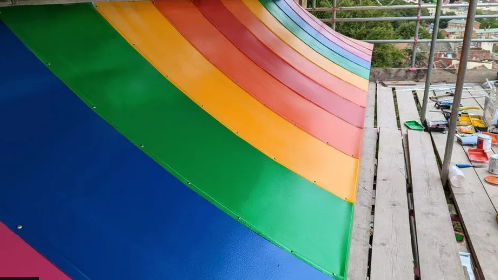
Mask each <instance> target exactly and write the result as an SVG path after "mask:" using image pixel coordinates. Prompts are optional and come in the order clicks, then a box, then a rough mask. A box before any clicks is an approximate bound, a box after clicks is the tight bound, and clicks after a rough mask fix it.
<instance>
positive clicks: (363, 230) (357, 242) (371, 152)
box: [347, 128, 377, 280]
mask: <svg viewBox="0 0 498 280" xmlns="http://www.w3.org/2000/svg"><path fill="white" fill-rule="evenodd" d="M362 146H363V147H362V151H361V158H360V172H359V176H358V187H357V191H356V201H355V204H354V214H353V228H352V231H351V243H350V244H351V248H349V264H348V277H347V278H348V279H350V280H365V279H366V278H367V268H368V250H369V246H370V245H369V241H370V232H371V228H370V224H371V223H372V214H371V213H372V197H373V196H372V193H373V184H374V175H375V165H376V158H375V153H376V148H377V129H376V128H364V129H363V144H362Z"/></svg>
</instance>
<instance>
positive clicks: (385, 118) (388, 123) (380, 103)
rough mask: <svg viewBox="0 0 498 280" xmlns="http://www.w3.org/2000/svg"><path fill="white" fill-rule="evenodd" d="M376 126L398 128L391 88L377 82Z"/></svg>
mask: <svg viewBox="0 0 498 280" xmlns="http://www.w3.org/2000/svg"><path fill="white" fill-rule="evenodd" d="M377 127H379V128H398V123H397V121H396V112H395V110H394V99H393V92H392V89H391V88H390V87H383V86H382V85H380V84H377Z"/></svg>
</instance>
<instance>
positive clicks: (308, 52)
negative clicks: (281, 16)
mask: <svg viewBox="0 0 498 280" xmlns="http://www.w3.org/2000/svg"><path fill="white" fill-rule="evenodd" d="M242 2H244V4H245V5H246V6H247V7H248V8H249V10H251V12H252V13H253V14H254V15H255V16H256V17H257V18H258V19H259V20H260V21H261V22H263V23H264V24H265V25H266V27H268V29H269V30H271V31H272V32H273V33H274V34H275V35H277V36H278V37H279V38H280V39H281V40H282V41H284V42H285V43H286V44H287V45H289V46H290V47H292V48H293V49H295V50H296V51H297V52H299V53H300V54H301V55H302V56H304V57H306V58H307V59H309V60H310V61H312V62H313V63H315V64H316V65H318V66H320V67H321V68H322V69H324V70H325V71H327V72H329V73H330V74H332V75H334V76H336V77H337V78H339V79H341V80H343V81H345V82H347V83H349V84H351V85H353V86H355V87H357V88H359V89H361V90H363V91H365V92H366V91H368V80H367V79H364V78H362V77H360V76H358V75H356V74H354V73H352V72H350V71H348V70H346V69H344V68H342V67H340V66H338V65H337V64H335V63H333V62H332V61H330V60H328V59H327V58H325V57H323V56H322V55H320V54H319V53H318V52H316V51H315V50H313V49H312V48H310V47H309V46H308V45H306V44H305V43H304V42H303V41H301V39H299V38H297V37H296V36H294V34H292V33H291V32H290V31H289V30H287V28H285V27H284V26H283V25H281V24H280V22H279V21H278V20H277V19H276V18H275V17H273V15H272V14H270V12H268V10H266V8H265V7H264V6H263V5H262V4H261V3H260V2H259V1H258V0H242Z"/></svg>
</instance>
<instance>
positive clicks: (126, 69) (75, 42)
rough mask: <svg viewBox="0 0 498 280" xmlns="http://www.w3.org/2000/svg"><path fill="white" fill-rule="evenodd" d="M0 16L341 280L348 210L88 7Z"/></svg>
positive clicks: (86, 92) (75, 83)
mask: <svg viewBox="0 0 498 280" xmlns="http://www.w3.org/2000/svg"><path fill="white" fill-rule="evenodd" d="M0 11H1V14H0V19H2V20H3V21H4V22H5V23H6V24H7V25H8V26H9V28H10V29H11V30H12V31H13V32H14V33H15V34H16V35H17V36H18V37H19V38H20V39H21V40H22V41H23V42H24V44H26V45H27V46H28V47H29V48H30V49H31V50H32V51H33V52H34V53H35V54H36V55H37V56H38V58H39V59H40V60H41V61H42V62H44V63H45V64H46V65H47V67H49V68H50V70H51V71H53V72H54V74H55V75H57V76H58V77H59V78H60V79H61V80H62V81H63V82H64V83H65V84H66V85H68V86H69V87H70V88H71V89H72V90H73V92H74V93H76V94H77V95H78V96H79V97H80V98H81V99H82V100H83V101H84V102H85V103H86V104H87V105H88V106H91V107H94V106H95V107H94V110H95V111H96V113H98V114H99V115H100V116H101V117H102V118H104V119H105V120H106V121H107V122H109V123H110V124H111V125H113V127H115V128H116V129H117V130H118V131H120V132H121V133H122V134H123V135H124V136H126V137H127V138H128V139H129V140H130V141H132V142H133V143H134V144H135V145H137V147H140V146H141V145H142V144H143V145H144V146H143V147H142V148H141V149H142V150H143V151H144V152H146V153H147V154H148V155H149V156H150V157H152V158H153V159H154V160H155V161H156V162H158V163H159V164H160V165H162V166H163V167H164V168H165V169H167V170H168V171H169V172H171V173H172V174H173V175H175V176H176V177H177V178H178V179H180V180H181V181H182V182H183V183H185V184H186V185H188V186H189V187H191V188H192V189H194V190H195V191H196V192H198V193H199V194H201V195H202V196H204V197H205V198H206V199H208V200H209V201H211V202H212V203H214V204H215V205H217V206H218V207H220V208H221V209H222V210H224V211H225V212H227V213H228V214H229V215H231V216H232V217H234V218H238V217H240V219H239V220H240V222H241V223H243V224H245V225H246V226H248V227H249V228H251V229H252V230H254V231H256V232H257V233H259V234H261V235H263V236H264V237H266V238H267V239H269V240H271V241H272V242H274V243H276V244H277V245H279V246H280V247H282V248H284V249H285V250H287V251H289V252H291V250H292V253H293V254H295V255H296V256H297V257H299V258H301V259H304V260H305V261H307V262H308V263H310V264H311V265H313V266H315V267H317V268H319V269H320V270H322V271H324V272H325V273H327V274H329V275H333V274H336V275H337V276H336V277H337V278H338V279H341V278H343V277H344V276H345V272H346V265H347V256H348V248H349V237H350V228H351V220H352V210H353V205H352V204H351V203H348V202H346V201H344V200H342V199H339V198H338V197H336V196H334V195H333V194H331V193H329V192H327V191H325V190H323V189H321V188H319V187H317V186H315V185H313V184H312V183H310V182H309V181H307V180H305V179H303V178H302V177H300V176H298V175H296V174H295V173H293V172H291V171H289V170H288V169H286V168H285V167H283V166H281V165H279V164H278V163H276V162H274V161H273V160H272V159H270V158H268V157H266V156H265V155H264V154H263V153H261V152H259V151H258V150H257V149H255V148H253V147H252V146H250V145H249V144H247V143H246V142H244V141H243V140H241V139H240V138H239V137H237V136H236V135H235V134H233V133H231V132H230V131H229V130H228V129H226V128H225V127H224V126H222V125H221V124H220V123H218V122H217V121H216V120H215V119H214V118H212V117H211V116H209V115H208V114H207V113H206V112H204V111H203V110H202V109H201V108H200V107H198V106H197V105H196V104H195V103H194V102H192V101H191V100H190V99H188V97H186V96H185V95H184V94H183V93H182V92H181V91H179V90H178V89H177V88H175V87H174V86H173V85H172V84H171V83H169V82H168V81H167V80H166V79H165V78H164V77H163V76H161V74H160V73H159V72H158V71H156V69H154V67H152V66H151V65H150V64H149V63H148V62H147V61H146V60H145V59H144V58H143V57H142V56H141V55H140V54H139V53H138V52H136V51H135V50H134V49H133V47H131V46H130V45H128V43H127V42H126V41H125V40H124V39H123V38H122V37H121V36H120V35H119V34H118V32H116V31H115V30H114V29H113V28H112V27H111V26H110V25H109V24H108V23H107V22H106V21H105V20H104V19H103V18H102V17H101V16H100V15H99V14H98V13H97V12H96V11H95V10H94V8H93V7H92V5H90V4H76V5H45V6H24V7H8V8H2V9H0ZM193 82H195V81H193ZM95 156H98V155H95ZM190 182H191V183H190ZM138 191H140V189H137V192H138ZM130 207H133V205H130ZM165 207H167V206H166V205H165ZM191 207H195V205H191ZM173 214H174V213H173ZM198 235H199V238H202V232H199V233H198ZM220 246H223V244H220ZM241 246H243V244H241ZM227 250H229V248H227ZM248 269H250V268H248Z"/></svg>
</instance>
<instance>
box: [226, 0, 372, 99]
mask: <svg viewBox="0 0 498 280" xmlns="http://www.w3.org/2000/svg"><path fill="white" fill-rule="evenodd" d="M217 1H219V0H217ZM221 2H222V3H223V4H224V6H225V7H226V8H227V9H228V10H229V11H230V12H231V13H232V14H233V15H234V16H235V18H236V19H237V20H238V21H239V22H240V23H242V24H243V25H244V27H245V28H247V30H249V31H250V32H251V33H252V34H253V35H254V36H255V37H256V38H257V39H258V40H259V41H261V42H262V43H263V44H264V45H265V46H266V47H267V48H268V49H270V50H271V51H272V52H273V53H274V54H276V55H278V56H279V57H281V58H282V59H284V60H285V61H286V62H287V63H288V64H290V65H291V66H293V67H294V68H295V69H296V70H298V71H300V72H301V73H303V74H304V75H306V76H307V77H309V78H310V79H312V80H314V81H316V82H317V83H319V84H320V85H322V86H323V87H325V88H326V89H328V90H330V91H332V92H334V93H335V94H337V95H339V96H341V97H343V98H345V99H347V100H349V101H351V102H353V103H355V104H357V105H360V106H361V107H365V105H366V99H367V95H366V92H364V91H363V90H361V89H359V88H357V87H355V86H353V85H351V84H348V83H346V82H344V81H343V80H341V79H339V78H337V77H336V76H334V75H331V74H330V73H328V72H327V71H325V70H323V69H322V68H320V67H318V66H317V65H316V64H314V63H313V62H311V61H309V60H308V59H306V58H305V57H304V56H302V55H301V54H300V53H298V52H297V51H295V50H294V49H292V48H291V47H290V46H289V45H287V44H286V43H285V42H283V41H282V40H280V38H278V37H277V36H276V35H275V34H273V32H271V31H270V30H269V29H268V28H267V27H266V26H265V25H264V24H263V23H262V22H261V21H259V20H258V18H257V17H256V16H255V15H254V14H253V13H251V11H250V10H249V9H248V8H247V7H246V6H245V5H244V4H243V3H242V2H241V1H240V0H239V1H234V0H224V1H221Z"/></svg>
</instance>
